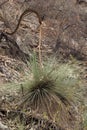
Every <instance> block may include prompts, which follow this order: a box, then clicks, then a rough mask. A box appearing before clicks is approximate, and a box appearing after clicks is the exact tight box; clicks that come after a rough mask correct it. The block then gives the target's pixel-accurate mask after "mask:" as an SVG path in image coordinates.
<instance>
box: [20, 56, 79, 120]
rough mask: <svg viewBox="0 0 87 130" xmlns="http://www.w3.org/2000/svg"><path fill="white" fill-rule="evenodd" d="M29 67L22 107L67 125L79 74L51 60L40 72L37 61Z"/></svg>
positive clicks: (70, 66) (65, 65)
mask: <svg viewBox="0 0 87 130" xmlns="http://www.w3.org/2000/svg"><path fill="white" fill-rule="evenodd" d="M34 58H35V57H34ZM31 65H32V67H31V68H32V70H31V75H32V78H31V80H30V81H28V83H27V90H26V91H27V92H26V93H25V95H24V97H23V100H22V105H23V104H24V105H25V106H26V105H27V106H29V107H30V108H31V109H32V110H33V111H36V112H37V113H39V114H43V115H46V116H47V117H48V118H51V119H52V120H56V121H58V122H63V121H65V122H66V120H69V119H70V117H71V116H72V113H71V112H70V108H71V106H72V104H73V102H74V101H75V99H76V98H75V97H78V91H77V90H78V89H79V74H77V71H76V69H75V67H74V66H72V65H71V64H61V63H58V62H57V61H56V60H54V61H50V62H44V63H43V68H40V67H39V64H38V62H37V61H36V58H35V59H34V60H33V64H31Z"/></svg>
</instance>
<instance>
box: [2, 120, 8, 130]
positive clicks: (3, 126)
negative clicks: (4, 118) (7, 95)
mask: <svg viewBox="0 0 87 130" xmlns="http://www.w3.org/2000/svg"><path fill="white" fill-rule="evenodd" d="M0 130H9V128H8V126H6V125H4V124H2V122H1V121H0Z"/></svg>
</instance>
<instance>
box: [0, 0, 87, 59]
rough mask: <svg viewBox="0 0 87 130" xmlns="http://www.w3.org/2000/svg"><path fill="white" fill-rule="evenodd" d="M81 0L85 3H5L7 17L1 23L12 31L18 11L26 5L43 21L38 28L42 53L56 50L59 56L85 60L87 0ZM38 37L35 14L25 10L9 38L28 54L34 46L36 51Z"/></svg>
mask: <svg viewBox="0 0 87 130" xmlns="http://www.w3.org/2000/svg"><path fill="white" fill-rule="evenodd" d="M84 1H85V2H84V4H79V2H77V0H54V1H53V0H49V2H48V1H47V0H44V1H43V0H32V1H31V0H26V1H24V0H23V1H19V0H15V1H12V2H7V3H5V4H4V6H3V8H2V10H3V9H4V10H5V11H4V14H3V17H4V18H5V20H7V22H4V26H5V27H6V29H7V28H9V29H10V30H12V31H13V30H14V29H15V27H16V25H17V23H18V19H19V17H20V14H22V12H24V10H26V8H30V9H33V10H35V11H37V12H38V14H39V16H40V17H41V18H42V20H43V22H42V28H41V43H42V48H41V49H42V54H43V55H46V54H49V55H50V54H54V53H55V54H56V55H57V56H58V57H60V56H62V57H64V58H67V57H69V56H70V55H72V56H73V57H75V58H77V59H79V60H87V6H86V0H84ZM21 6H22V8H21ZM20 8H21V10H20ZM17 17H18V18H17ZM13 18H14V19H13ZM16 18H17V19H16ZM8 21H9V24H8ZM1 24H2V23H1ZM8 25H9V26H8ZM4 26H3V27H4ZM1 30H3V29H1ZM39 36H40V35H39V21H38V18H37V16H36V15H35V14H34V13H28V14H27V15H26V16H24V17H23V19H22V21H21V24H20V26H19V29H18V30H17V32H16V33H15V35H14V37H13V36H12V37H13V38H15V41H16V42H17V44H18V46H19V48H20V49H21V50H22V51H23V53H26V54H29V55H30V54H31V53H30V52H31V51H32V50H33V48H34V49H36V51H38V44H39V39H40V37H39Z"/></svg>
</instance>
